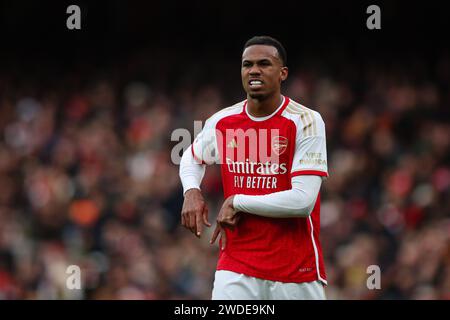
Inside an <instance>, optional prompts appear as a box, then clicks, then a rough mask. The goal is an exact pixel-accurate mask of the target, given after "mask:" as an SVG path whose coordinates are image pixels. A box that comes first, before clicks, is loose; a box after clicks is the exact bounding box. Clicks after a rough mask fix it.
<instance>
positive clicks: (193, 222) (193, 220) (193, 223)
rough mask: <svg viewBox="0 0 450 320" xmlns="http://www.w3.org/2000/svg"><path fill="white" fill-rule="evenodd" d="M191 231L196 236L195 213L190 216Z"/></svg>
mask: <svg viewBox="0 0 450 320" xmlns="http://www.w3.org/2000/svg"><path fill="white" fill-rule="evenodd" d="M189 229H190V230H191V232H192V233H194V234H195V214H194V213H193V212H191V213H190V214H189Z"/></svg>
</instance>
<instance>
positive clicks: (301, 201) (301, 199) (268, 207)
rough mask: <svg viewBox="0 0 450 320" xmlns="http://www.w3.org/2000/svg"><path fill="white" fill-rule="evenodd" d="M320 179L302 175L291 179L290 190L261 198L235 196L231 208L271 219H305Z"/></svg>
mask: <svg viewBox="0 0 450 320" xmlns="http://www.w3.org/2000/svg"><path fill="white" fill-rule="evenodd" d="M321 184H322V178H321V177H319V176H314V175H304V176H298V177H294V178H292V189H290V190H286V191H280V192H274V193H271V194H267V195H261V196H250V195H241V194H237V195H235V196H234V199H233V207H234V208H235V209H236V210H238V211H243V212H247V213H251V214H256V215H259V216H264V217H271V218H292V217H307V216H309V215H310V214H311V211H312V210H313V208H314V205H315V203H316V199H317V196H318V194H319V190H320V186H321Z"/></svg>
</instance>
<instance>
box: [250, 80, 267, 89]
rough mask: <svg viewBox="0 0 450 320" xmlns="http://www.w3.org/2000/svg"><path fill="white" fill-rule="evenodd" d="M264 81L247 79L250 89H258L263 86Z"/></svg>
mask: <svg viewBox="0 0 450 320" xmlns="http://www.w3.org/2000/svg"><path fill="white" fill-rule="evenodd" d="M263 84H264V82H262V81H261V80H255V79H253V80H249V81H248V85H249V87H250V88H251V89H259V88H261V87H262V86H263Z"/></svg>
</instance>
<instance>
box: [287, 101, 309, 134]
mask: <svg viewBox="0 0 450 320" xmlns="http://www.w3.org/2000/svg"><path fill="white" fill-rule="evenodd" d="M283 113H284V115H285V116H286V117H287V118H289V119H292V120H294V122H295V123H298V126H299V130H302V134H303V136H304V137H309V136H314V135H317V124H316V114H317V111H314V110H312V109H309V108H307V107H305V106H304V105H301V104H300V103H298V102H295V101H293V100H290V101H289V104H288V105H287V107H286V109H285V110H284V112H283ZM298 119H300V122H298V121H296V120H298Z"/></svg>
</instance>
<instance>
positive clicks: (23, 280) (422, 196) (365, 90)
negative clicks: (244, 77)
mask: <svg viewBox="0 0 450 320" xmlns="http://www.w3.org/2000/svg"><path fill="white" fill-rule="evenodd" d="M172 54H173V53H172ZM169 55H170V54H168V56H169ZM168 56H166V58H165V59H160V58H158V57H157V56H152V53H151V52H147V53H146V54H140V55H134V56H133V55H132V56H129V57H125V58H123V60H121V61H120V63H118V64H114V65H109V66H108V67H105V68H102V69H101V68H100V67H99V68H96V66H95V65H87V66H79V65H76V66H75V67H72V68H67V69H63V70H59V69H57V68H53V69H52V68H46V66H34V67H33V68H34V69H33V70H34V71H33V72H29V73H28V72H27V70H25V68H24V67H23V68H21V66H19V65H14V66H13V67H11V68H7V69H6V71H5V72H3V73H0V299H209V298H210V294H211V289H212V283H213V276H214V270H215V264H216V260H217V257H218V248H217V245H213V246H211V245H210V244H209V237H210V235H211V231H212V230H210V229H208V231H207V233H206V234H205V235H204V236H203V237H202V238H201V239H197V238H196V237H195V236H193V235H192V234H191V233H190V232H189V231H188V230H186V229H183V228H182V227H181V226H180V211H181V206H182V203H183V195H182V188H181V183H180V181H179V177H178V164H177V163H173V158H174V157H173V154H172V150H173V148H174V147H175V146H176V145H177V144H178V143H179V142H180V141H172V140H173V139H172V132H173V131H174V130H175V129H178V128H185V129H187V130H188V131H189V132H191V134H193V130H194V127H193V123H194V120H202V121H204V120H205V119H207V118H208V117H209V116H210V115H211V114H213V113H214V112H215V111H217V110H219V109H221V108H225V107H227V106H230V105H232V104H234V103H236V102H238V101H241V100H243V99H244V98H245V95H244V91H243V90H242V88H241V86H240V72H239V65H240V61H239V60H236V61H234V60H231V59H230V61H224V63H223V64H221V66H220V67H217V66H214V61H210V62H209V64H207V63H205V62H204V61H193V62H192V63H191V64H189V61H183V62H182V63H181V65H176V64H174V59H172V58H169V57H168ZM237 59H239V58H237ZM290 59H291V61H296V59H295V57H291V58H290ZM295 63H296V64H294V67H291V69H290V76H289V79H288V81H287V82H286V83H285V84H284V87H283V93H284V94H285V95H287V96H289V97H291V98H292V99H294V100H296V101H297V102H299V103H301V104H303V105H306V106H308V107H310V108H312V109H315V110H317V111H319V112H320V113H321V114H322V117H323V118H324V121H325V124H326V130H327V148H328V163H329V173H330V178H329V179H328V180H327V181H326V182H325V183H324V184H323V187H322V191H321V192H322V206H321V208H322V211H321V241H322V246H323V252H324V256H325V265H326V269H327V274H328V282H329V286H328V287H327V288H326V294H327V296H328V298H329V299H450V161H449V160H450V152H449V150H450V122H449V110H450V108H449V104H450V93H449V92H450V91H449V83H450V57H449V56H448V55H442V56H440V57H437V58H436V59H435V61H433V62H432V63H430V62H427V61H424V60H420V59H410V60H408V59H405V60H397V61H390V60H383V59H380V60H379V61H375V60H374V61H364V62H363V63H361V62H359V63H358V62H354V61H350V60H349V59H347V60H344V61H343V62H342V63H339V64H338V65H336V64H332V63H327V62H322V61H320V60H315V59H305V60H300V59H298V61H296V62H295ZM186 64H187V65H186ZM211 66H212V67H211ZM208 68H209V69H208ZM100 69H101V70H100ZM175 158H177V157H175ZM178 158H179V157H178ZM202 190H203V192H204V195H205V198H206V199H207V201H208V205H209V212H210V217H209V220H210V222H214V220H215V215H216V214H217V213H218V210H219V208H220V207H221V205H222V202H223V196H222V185H221V177H220V170H219V168H218V166H211V167H209V168H208V170H207V174H206V176H205V178H204V180H203V186H202ZM71 265H76V266H79V267H80V270H81V280H82V281H81V284H82V285H81V289H80V290H70V289H68V288H67V286H66V281H67V279H68V277H69V276H70V273H67V272H66V271H67V268H68V267H69V266H71ZM371 265H376V266H379V268H380V270H381V288H380V289H379V290H377V289H375V290H369V289H368V287H367V279H368V277H369V276H370V273H369V274H368V270H367V268H368V267H369V266H371Z"/></svg>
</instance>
